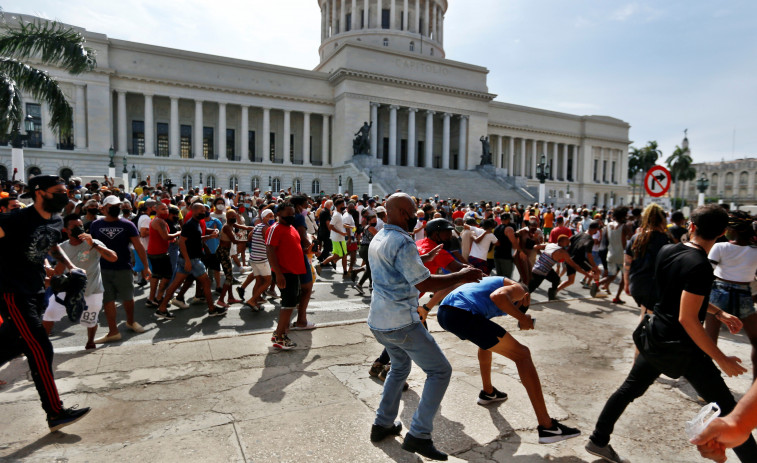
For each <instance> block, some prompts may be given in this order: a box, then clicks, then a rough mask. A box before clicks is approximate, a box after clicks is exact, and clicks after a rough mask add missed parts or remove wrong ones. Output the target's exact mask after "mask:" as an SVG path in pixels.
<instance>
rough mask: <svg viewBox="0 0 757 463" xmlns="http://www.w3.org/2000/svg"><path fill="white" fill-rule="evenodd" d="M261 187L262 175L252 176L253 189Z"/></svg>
mask: <svg viewBox="0 0 757 463" xmlns="http://www.w3.org/2000/svg"><path fill="white" fill-rule="evenodd" d="M256 188H260V177H257V176H255V177H252V189H253V190H255V189H256Z"/></svg>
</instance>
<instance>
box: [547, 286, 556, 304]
mask: <svg viewBox="0 0 757 463" xmlns="http://www.w3.org/2000/svg"><path fill="white" fill-rule="evenodd" d="M547 298H548V299H549V300H550V301H554V300H555V299H557V290H556V289H555V288H549V289H547Z"/></svg>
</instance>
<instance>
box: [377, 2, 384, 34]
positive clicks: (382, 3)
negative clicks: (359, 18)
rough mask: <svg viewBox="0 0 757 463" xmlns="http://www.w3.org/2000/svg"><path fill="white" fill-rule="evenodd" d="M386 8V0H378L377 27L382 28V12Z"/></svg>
mask: <svg viewBox="0 0 757 463" xmlns="http://www.w3.org/2000/svg"><path fill="white" fill-rule="evenodd" d="M383 10H384V2H383V1H382V0H378V3H377V4H376V29H381V12H382V11H383Z"/></svg>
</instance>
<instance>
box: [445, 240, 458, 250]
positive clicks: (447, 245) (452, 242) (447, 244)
mask: <svg viewBox="0 0 757 463" xmlns="http://www.w3.org/2000/svg"><path fill="white" fill-rule="evenodd" d="M455 241H457V240H456V239H455V238H450V239H448V240H447V241H445V242H443V243H442V249H446V250H447V251H449V250H451V249H453V246H454V245H455V244H456V243H455Z"/></svg>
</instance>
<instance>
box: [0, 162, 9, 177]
mask: <svg viewBox="0 0 757 463" xmlns="http://www.w3.org/2000/svg"><path fill="white" fill-rule="evenodd" d="M0 180H8V168H7V167H5V166H4V165H0Z"/></svg>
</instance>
